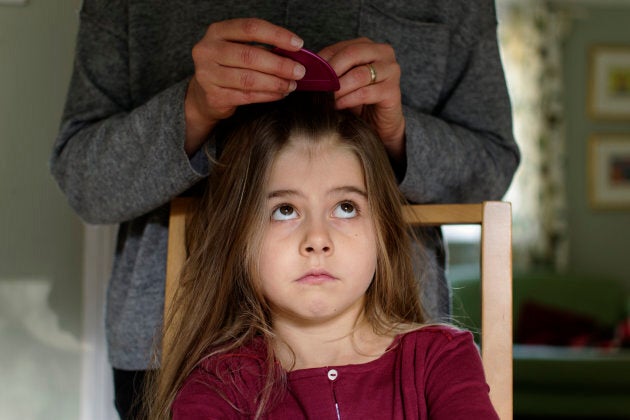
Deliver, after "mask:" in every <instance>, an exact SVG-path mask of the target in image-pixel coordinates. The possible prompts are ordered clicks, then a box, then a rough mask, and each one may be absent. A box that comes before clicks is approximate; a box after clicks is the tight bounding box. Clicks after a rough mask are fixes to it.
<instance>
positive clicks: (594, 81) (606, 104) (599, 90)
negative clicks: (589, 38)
mask: <svg viewBox="0 0 630 420" xmlns="http://www.w3.org/2000/svg"><path fill="white" fill-rule="evenodd" d="M589 84H590V86H589V98H588V111H589V114H590V116H591V117H592V118H595V119H604V120H628V119H630V45H595V46H593V47H591V49H590V54H589Z"/></svg>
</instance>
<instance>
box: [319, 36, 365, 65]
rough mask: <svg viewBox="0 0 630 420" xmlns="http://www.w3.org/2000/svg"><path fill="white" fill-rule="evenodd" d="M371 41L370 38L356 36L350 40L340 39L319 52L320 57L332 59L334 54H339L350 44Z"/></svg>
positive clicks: (327, 59)
mask: <svg viewBox="0 0 630 420" xmlns="http://www.w3.org/2000/svg"><path fill="white" fill-rule="evenodd" d="M371 42H372V41H371V40H370V39H369V38H366V37H362V38H355V39H348V40H344V41H339V42H337V43H335V44H332V45H329V46H328V47H326V48H324V49H322V50H321V51H320V52H318V53H317V54H318V55H319V56H320V57H322V58H323V59H324V60H326V61H330V59H331V58H333V56H334V55H336V54H338V53H339V52H340V51H341V50H343V49H344V48H346V47H347V46H348V45H352V44H361V43H371Z"/></svg>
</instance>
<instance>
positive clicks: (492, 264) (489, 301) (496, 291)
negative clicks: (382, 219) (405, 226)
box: [162, 198, 512, 420]
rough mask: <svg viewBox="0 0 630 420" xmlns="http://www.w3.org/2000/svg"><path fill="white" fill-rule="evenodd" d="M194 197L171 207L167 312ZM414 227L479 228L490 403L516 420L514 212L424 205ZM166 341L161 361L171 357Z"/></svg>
mask: <svg viewBox="0 0 630 420" xmlns="http://www.w3.org/2000/svg"><path fill="white" fill-rule="evenodd" d="M190 200H191V199H190V198H178V199H175V200H173V202H172V203H171V216H170V222H169V238H168V257H167V268H166V291H165V308H168V304H169V302H170V301H171V300H172V298H173V293H174V292H175V289H176V288H177V283H178V276H179V272H180V270H181V267H182V265H183V263H184V260H185V258H186V255H185V254H186V250H185V240H184V237H185V234H184V231H185V223H186V213H187V209H188V207H189V204H190ZM404 214H405V218H406V219H407V221H408V222H409V223H410V224H411V225H414V226H441V225H454V224H455V225H466V224H468V225H470V224H473V225H480V226H481V262H480V265H481V357H482V360H483V366H484V371H485V373H486V380H487V381H488V384H489V385H490V399H491V400H492V404H493V405H494V407H495V409H496V410H497V412H498V413H499V417H500V418H501V419H502V420H511V419H512V210H511V205H510V204H509V203H506V202H500V201H488V202H484V203H481V204H424V205H410V206H407V207H406V208H405V213H404ZM169 346H170V340H169V337H164V341H163V346H162V347H163V351H162V357H165V355H166V354H167V353H168V348H169Z"/></svg>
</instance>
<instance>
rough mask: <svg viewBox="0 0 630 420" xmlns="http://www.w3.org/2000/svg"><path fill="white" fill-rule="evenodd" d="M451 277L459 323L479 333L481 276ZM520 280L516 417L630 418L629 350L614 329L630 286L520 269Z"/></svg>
mask: <svg viewBox="0 0 630 420" xmlns="http://www.w3.org/2000/svg"><path fill="white" fill-rule="evenodd" d="M451 281H452V286H453V321H454V322H455V323H456V324H458V325H460V326H463V327H465V328H468V329H470V330H472V331H473V332H475V331H478V330H479V328H480V325H481V323H480V297H479V281H478V279H476V278H473V279H463V280H451ZM513 285H514V287H513V289H514V301H513V302H514V305H513V325H514V333H515V344H514V413H515V418H517V419H518V418H565V419H569V418H570V419H577V418H597V419H619V418H624V419H630V348H628V347H627V346H628V344H629V343H628V341H627V337H625V340H626V342H625V343H621V342H619V334H618V333H617V334H615V331H616V327H618V326H619V325H621V324H622V323H623V322H624V320H627V319H628V315H629V314H628V305H629V304H630V298H629V295H628V291H627V290H625V289H624V287H623V286H622V285H620V284H619V283H616V282H613V281H608V280H603V279H594V278H584V277H578V276H569V275H557V274H550V273H538V274H527V275H515V276H514V283H513ZM618 330H619V329H618V328H617V331H618ZM476 338H477V339H478V335H477V336H476ZM519 341H520V342H519ZM482 345H483V344H482Z"/></svg>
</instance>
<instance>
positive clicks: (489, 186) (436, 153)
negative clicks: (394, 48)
mask: <svg viewBox="0 0 630 420" xmlns="http://www.w3.org/2000/svg"><path fill="white" fill-rule="evenodd" d="M454 3H460V2H449V4H452V5H454ZM462 3H464V4H460V5H459V7H458V9H461V8H464V9H466V10H465V11H464V12H463V13H461V16H462V17H461V19H460V21H458V22H455V24H454V23H453V22H451V24H450V25H449V27H448V29H447V30H444V31H443V32H444V33H445V35H444V38H448V46H443V47H439V48H438V47H436V49H435V51H440V50H441V52H440V53H437V54H439V56H436V57H435V58H434V60H433V63H434V64H433V65H434V66H435V67H436V68H439V67H440V65H441V68H442V70H441V71H442V72H443V73H442V75H441V79H440V80H441V81H442V86H441V88H440V92H439V96H438V99H437V100H436V102H435V104H433V105H432V107H431V109H430V110H429V109H422V107H417V106H410V103H411V102H413V99H410V100H408V101H406V102H407V105H406V106H405V108H404V113H405V119H406V148H407V167H406V169H405V170H404V171H402V172H403V173H404V174H405V175H404V178H403V179H402V182H401V185H400V187H401V190H402V191H403V193H404V194H405V196H406V197H407V198H408V199H409V200H410V201H412V202H479V201H483V200H491V199H500V198H501V197H502V196H503V195H504V194H505V192H506V191H507V189H508V187H509V185H510V183H511V180H512V177H513V175H514V172H515V171H516V168H517V166H518V164H519V161H520V154H519V150H518V147H517V145H516V142H515V140H514V137H513V133H512V115H511V105H510V100H509V95H508V91H507V87H506V83H505V78H504V74H503V68H502V64H501V59H500V55H499V50H498V44H497V35H496V25H497V22H496V14H495V10H494V4H493V2H492V1H489V0H484V1H479V2H462ZM442 29H443V28H442ZM446 33H447V35H446ZM435 34H439V32H437V31H436V32H435ZM435 36H436V42H435V43H434V44H438V45H439V42H438V41H439V38H438V37H437V35H435ZM444 42H446V41H444ZM401 59H402V58H401ZM403 94H404V92H403ZM419 96H422V95H420V94H419ZM398 172H399V173H400V172H401V171H400V168H399V171H398Z"/></svg>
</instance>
